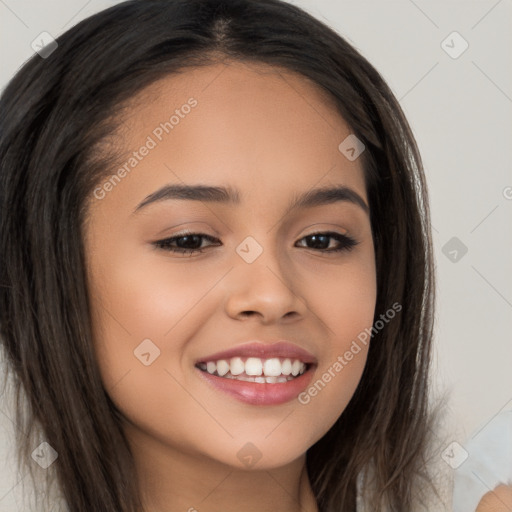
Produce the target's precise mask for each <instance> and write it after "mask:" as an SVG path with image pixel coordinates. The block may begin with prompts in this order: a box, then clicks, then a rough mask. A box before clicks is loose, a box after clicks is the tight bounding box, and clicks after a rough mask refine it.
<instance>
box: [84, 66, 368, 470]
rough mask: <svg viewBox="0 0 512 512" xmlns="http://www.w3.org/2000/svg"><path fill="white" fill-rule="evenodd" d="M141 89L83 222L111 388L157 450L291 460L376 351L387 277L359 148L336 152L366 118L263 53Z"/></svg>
mask: <svg viewBox="0 0 512 512" xmlns="http://www.w3.org/2000/svg"><path fill="white" fill-rule="evenodd" d="M138 100H140V101H137V106H134V107H133V108H132V109H131V110H130V115H129V116H127V117H126V119H124V122H123V125H122V129H121V130H120V132H119V133H120V134H121V137H120V138H119V140H120V142H119V144H121V145H122V149H123V150H124V151H125V152H126V158H125V160H123V161H122V162H120V163H119V165H118V166H117V167H116V168H113V169H111V170H110V172H109V173H108V176H107V177H106V178H104V179H103V181H102V182H100V183H98V186H97V188H96V189H95V191H94V195H93V197H91V202H90V206H89V211H88V221H87V225H86V230H85V242H86V260H87V272H88V280H89V282H88V285H89V293H90V297H91V304H92V315H93V318H92V319H93V330H94V343H95V346H94V348H95V353H96V357H97V361H98V365H99V369H100V372H101V376H102V380H103V384H104V386H105V389H106V390H107V392H108V394H109V395H110V397H111V399H112V400H113V402H114V403H115V404H116V406H117V408H118V409H119V411H120V412H121V413H122V416H123V418H124V420H125V425H124V428H125V430H126V433H127V435H128V437H129V439H130V441H131V442H132V443H133V444H134V446H135V445H136V446H138V447H139V448H141V449H142V448H143V449H144V450H145V453H147V454H148V456H149V454H150V453H153V454H159V455H162V454H168V455H169V457H171V458H172V460H178V459H179V457H185V458H186V457H189V458H197V457H199V458H202V459H205V458H206V459H208V460H212V461H216V462H218V463H223V464H227V465H229V466H232V467H238V468H248V467H250V466H251V464H256V463H257V467H258V468H259V469H261V468H275V467H279V466H283V465H285V464H288V463H291V462H292V461H295V460H297V459H299V458H301V457H303V455H304V453H305V452H306V450H307V449H308V448H309V447H310V446H311V445H312V444H314V443H315V442H316V441H317V440H318V439H320V438H321V437H322V436H323V435H324V434H325V433H326V432H327V431H328V430H329V428H330V427H331V426H332V425H333V423H334V422H335V421H336V419H337V418H338V417H339V416H340V414H341V413H342V412H343V410H344V409H345V407H346V405H347V404H348V402H349V400H350V398H351V397H352V395H353V393H354V391H355V389H356V386H357V385H358V382H359V380H360V377H361V374H362V371H363V368H364V365H365V362H366V355H367V350H368V345H367V344H366V345H365V344H363V343H361V342H357V340H358V335H360V333H361V332H363V331H364V329H365V328H370V327H371V325H372V321H373V314H374V308H375V301H376V273H375V260H374V247H373V241H372V233H371V228H370V220H369V213H368V209H367V205H368V199H367V195H366V190H365V183H364V175H363V169H362V164H361V159H360V158H357V159H355V160H354V159H348V158H347V157H346V156H345V154H343V153H342V152H341V151H340V150H339V148H338V146H339V145H340V143H341V142H342V141H344V140H345V139H346V137H348V136H349V135H350V134H351V131H350V129H349V128H348V126H347V125H346V124H345V122H344V121H343V119H342V118H341V117H340V115H339V114H338V113H337V112H336V111H335V109H334V106H333V105H332V104H331V103H330V102H329V100H328V98H327V97H326V96H325V94H324V93H323V92H322V91H320V90H319V89H317V87H316V86H314V85H313V84H312V83H310V82H309V81H307V80H306V79H305V78H303V77H300V76H297V75H295V74H292V73H290V72H285V71H282V70H280V71H278V70H277V69H276V68H271V67H267V66H264V65H256V64H251V65H247V64H241V63H229V64H217V65H211V66H208V67H203V68H197V69H191V70H187V71H186V72H184V73H181V74H179V75H173V76H171V77H168V78H165V79H164V80H160V81H159V82H157V83H155V84H153V85H152V86H150V87H149V88H147V89H146V90H145V91H143V93H141V94H140V96H139V97H138ZM123 171H124V172H123ZM185 186H186V187H198V186H201V187H203V188H202V189H193V188H192V189H188V191H187V190H185V189H183V188H182V189H179V188H178V187H185ZM166 187H167V188H166ZM173 187H174V188H173ZM206 187H215V188H214V189H213V190H209V189H208V188H206ZM327 188H330V189H336V191H334V192H331V193H330V194H323V195H322V194H320V193H317V192H318V190H320V189H327ZM308 198H309V201H307V199H308ZM301 199H302V200H301ZM315 199H316V200H315ZM360 339H361V338H360ZM354 341H356V344H355V345H354ZM356 346H357V347H358V348H356ZM350 354H351V355H350ZM226 372H227V373H226ZM315 383H316V384H315ZM170 460H171V459H170ZM180 460H181V459H180Z"/></svg>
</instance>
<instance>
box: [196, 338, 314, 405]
mask: <svg viewBox="0 0 512 512" xmlns="http://www.w3.org/2000/svg"><path fill="white" fill-rule="evenodd" d="M316 366H317V361H316V359H315V358H314V356H313V355H312V354H310V353H309V352H307V351H305V350H303V349H301V348H299V347H297V346H295V345H293V344H291V343H288V342H279V343H275V344H272V345H269V344H262V343H247V344H244V345H240V346H238V347H235V348H234V349H231V350H228V351H224V352H219V353H217V354H213V355H210V356H207V357H205V358H203V359H201V360H198V361H196V363H195V368H196V369H197V370H198V371H199V375H200V377H201V378H202V379H203V380H205V381H206V382H207V383H208V384H210V385H211V386H213V387H214V388H215V389H216V390H219V391H222V392H224V393H227V394H229V395H231V396H233V397H234V398H236V399H237V400H239V401H242V402H245V403H249V404H251V405H277V404H282V403H285V402H289V401H290V400H293V399H294V398H296V397H297V395H298V394H299V393H300V392H301V391H303V390H304V389H305V388H306V386H307V385H308V384H309V382H310V381H311V379H312V376H313V372H314V369H315V368H316Z"/></svg>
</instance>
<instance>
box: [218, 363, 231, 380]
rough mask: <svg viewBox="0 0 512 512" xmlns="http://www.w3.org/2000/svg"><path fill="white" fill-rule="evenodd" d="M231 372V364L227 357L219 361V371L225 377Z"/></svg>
mask: <svg viewBox="0 0 512 512" xmlns="http://www.w3.org/2000/svg"><path fill="white" fill-rule="evenodd" d="M228 372H229V364H228V362H227V361H226V360H225V359H221V360H220V361H217V373H218V374H219V375H220V376H221V377H224V375H226V373H228Z"/></svg>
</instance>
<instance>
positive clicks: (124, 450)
mask: <svg viewBox="0 0 512 512" xmlns="http://www.w3.org/2000/svg"><path fill="white" fill-rule="evenodd" d="M57 43H58V47H57V49H55V51H53V53H51V54H50V55H47V56H46V58H42V57H40V56H39V55H35V56H33V57H32V58H31V59H30V60H29V61H28V62H27V63H26V64H25V65H24V66H23V67H22V68H21V69H20V70H19V71H18V73H17V74H16V75H15V77H14V78H13V79H12V80H11V81H10V83H9V84H8V86H7V87H6V89H5V91H4V92H3V94H2V97H1V100H0V110H1V111H2V113H3V114H2V117H1V121H0V123H1V133H0V201H1V219H0V240H1V251H2V254H1V259H2V262H1V266H0V329H1V330H0V335H1V344H2V347H3V351H4V355H5V358H6V360H7V364H8V369H9V370H10V374H11V376H12V377H13V382H14V384H15V389H16V397H17V406H16V414H17V416H16V420H15V421H16V423H17V426H18V429H17V432H18V437H17V443H18V450H19V454H18V460H19V462H20V464H21V466H23V465H27V466H29V469H30V471H31V472H32V466H33V464H32V463H31V458H30V454H31V452H32V450H33V449H34V448H35V447H36V446H37V444H38V442H36V438H37V432H38V428H40V429H41V431H42V432H44V439H46V440H47V442H48V443H49V444H50V445H51V446H52V447H53V449H54V450H55V451H56V452H57V453H58V459H57V460H56V461H55V463H54V465H53V466H52V468H53V469H54V470H55V475H56V477H57V479H58V484H59V487H60V489H61V490H62V495H63V497H64V498H65V501H66V503H67V505H68V506H69V509H70V510H72V511H73V512H90V511H94V512H101V511H105V512H112V511H113V510H115V511H122V512H140V511H141V510H142V507H141V501H140V497H139V491H138V489H137V485H136V478H135V469H134V464H133V459H132V456H131V453H130V450H129V448H128V444H127V442H126V439H125V437H124V435H123V432H122V430H121V427H120V425H121V423H120V419H119V414H118V411H117V410H116V407H115V405H114V404H113V403H112V402H111V400H110V399H109V396H108V394H107V393H106V391H105V389H104V388H103V386H102V382H101V378H100V374H99V370H98V367H97V363H96V361H95V357H94V353H93V348H92V346H93V345H92V334H91V326H90V297H89V296H88V290H87V287H86V278H85V275H86V274H85V263H84V262H85V258H84V246H83V240H82V234H83V225H84V222H85V221H86V218H87V200H88V198H90V196H91V192H92V190H93V188H94V186H95V184H97V183H98V182H99V181H100V180H101V178H102V176H103V175H105V173H106V172H107V171H108V169H109V164H111V163H112V162H114V161H115V158H116V156H117V155H116V152H115V151H113V152H110V151H111V150H113V149H115V148H109V151H106V150H105V147H106V146H105V144H102V142H104V141H105V140H107V138H108V135H109V134H111V133H112V132H113V130H114V129H115V127H116V120H117V119H118V118H119V115H120V113H121V112H122V108H123V106H126V104H127V102H128V101H129V100H130V98H133V97H134V95H135V94H136V93H138V92H140V91H141V90H142V89H143V88H144V87H146V86H148V85H149V84H151V83H153V82H154V81H155V80H157V79H159V78H162V77H164V76H166V75H169V74H172V73H175V72H177V71H180V70H183V69H185V68H187V67H194V66H203V65H208V64H212V63H216V62H219V61H222V60H223V59H231V60H235V61H236V60H238V61H247V62H248V61H253V62H262V63H266V64H269V65H272V66H277V67H281V68H283V69H287V70H291V71H295V72H297V73H299V74H301V75H302V76H304V77H307V78H308V79H310V80H312V81H313V82H314V83H315V84H317V85H318V87H319V88H321V89H322V90H324V91H326V92H327V93H329V95H330V97H331V98H332V100H333V105H335V108H337V110H338V112H339V114H340V115H341V116H342V117H343V118H344V120H345V121H346V123H347V124H348V125H349V126H350V127H351V130H352V132H353V133H354V134H355V135H356V136H357V137H358V138H359V139H360V140H361V141H363V143H364V144H365V147H366V150H365V152H364V153H363V154H362V156H361V158H362V161H363V168H364V172H365V180H366V186H367V194H368V199H369V205H370V212H371V226H372V232H373V236H374V244H375V258H376V268H377V303H376V309H375V320H377V319H378V318H379V317H380V315H381V314H383V313H384V312H385V311H386V310H388V309H389V307H390V305H391V304H394V303H396V302H397V303H399V304H401V305H402V306H403V307H402V310H401V312H400V314H399V315H397V317H396V318H395V319H394V320H393V322H390V323H389V324H388V325H387V326H386V328H385V329H382V330H379V331H378V332H377V333H375V335H374V336H373V339H372V343H371V344H370V349H369V354H368V360H367V364H366V367H365V370H364V373H363V376H362V379H361V382H360V384H359V386H358V388H357V390H356V392H355V394H354V396H353V398H352V400H351V401H350V403H349V404H348V406H347V408H346V410H345V411H344V412H343V414H342V415H341V416H340V418H339V419H338V421H337V422H336V423H335V424H334V426H333V427H332V428H331V429H330V430H329V432H327V434H326V435H325V436H324V437H323V438H322V439H320V440H319V441H318V442H317V443H316V444H315V445H314V446H312V447H311V448H310V449H309V450H308V453H307V470H308V473H309V477H310V480H311V484H312V488H313V491H314V493H315V496H316V499H317V502H318V504H319V508H320V510H322V511H324V512H346V511H352V510H355V506H356V482H357V478H358V475H363V474H364V475H366V480H365V483H364V489H363V491H364V494H365V496H366V497H367V500H368V503H370V506H371V509H372V510H382V511H384V510H396V511H400V512H404V511H408V510H410V509H411V507H412V504H413V501H414V499H413V498H414V496H415V493H417V492H418V491H419V488H420V486H421V484H422V475H423V474H424V473H425V462H426V447H427V433H428V426H429V418H430V415H429V407H428V399H427V398H428V369H429V361H430V351H431V340H432V329H433V308H434V303H433V302H434V301H433V297H434V273H433V270H434V269H433V262H432V261H433V260H432V248H431V235H430V219H429V209H428V198H427V190H426V184H425V178H424V173H423V168H422V162H421V158H420V155H419V152H418V148H417V146H416V143H415V140H414V137H413V135H412V132H411V129H410V127H409V125H408V123H407V121H406V119H405V117H404V114H403V112H402V110H401V108H400V105H399V103H398V101H397V100H396V98H395V97H394V95H393V93H392V92H391V90H390V89H389V87H388V86H387V85H386V83H385V82H384V80H383V79H382V77H381V76H380V75H379V73H378V72H377V71H376V70H375V69H374V68H373V67H372V66H371V65H370V64H369V62H368V61H367V60H366V59H365V58H364V57H363V56H362V55H361V54H360V53H359V52H358V51H357V50H356V49H354V48H353V47H352V46H351V45H350V44H349V43H348V42H347V41H345V40H344V39H343V38H342V37H341V36H340V35H338V34H337V33H335V32H334V31H333V30H332V29H330V28H329V27H327V26H326V25H325V24H323V23H321V22H320V21H318V20H316V19H315V18H313V17H312V16H310V15H308V14H307V13H305V12H304V11H303V10H301V9H299V8H298V7H295V6H293V5H291V4H288V3H285V2H283V1H280V0H144V1H143V0H132V1H128V2H124V3H121V4H118V5H116V6H114V7H111V8H109V9H107V10H105V11H102V12H100V13H98V14H96V15H94V16H92V17H89V18H87V19H85V20H84V21H82V22H81V23H79V24H78V25H76V26H75V27H73V28H71V29H70V30H68V31H67V32H66V33H64V34H63V35H61V36H60V37H59V38H58V39H57ZM23 396H25V397H26V399H27V404H28V405H27V407H24V406H23V404H22V397H23ZM37 439H38V438H37ZM33 477H34V476H33ZM425 478H426V477H425Z"/></svg>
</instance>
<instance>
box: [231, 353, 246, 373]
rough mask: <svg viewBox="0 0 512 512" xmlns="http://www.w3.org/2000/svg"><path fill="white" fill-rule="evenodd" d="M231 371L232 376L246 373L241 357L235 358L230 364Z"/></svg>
mask: <svg viewBox="0 0 512 512" xmlns="http://www.w3.org/2000/svg"><path fill="white" fill-rule="evenodd" d="M229 371H230V373H231V375H240V374H241V373H244V371H245V365H244V362H243V361H242V359H241V358H240V357H233V358H232V359H231V361H230V362H229Z"/></svg>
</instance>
